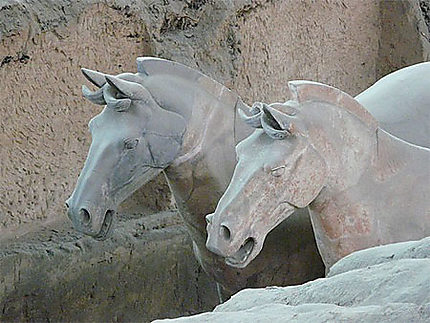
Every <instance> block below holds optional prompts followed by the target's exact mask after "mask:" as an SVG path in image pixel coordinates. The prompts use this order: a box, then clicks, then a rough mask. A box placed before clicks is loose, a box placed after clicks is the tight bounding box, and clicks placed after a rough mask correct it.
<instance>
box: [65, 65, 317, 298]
mask: <svg viewBox="0 0 430 323" xmlns="http://www.w3.org/2000/svg"><path fill="white" fill-rule="evenodd" d="M137 63H138V73H136V74H132V73H125V74H120V75H117V76H111V75H106V74H103V73H99V72H95V71H91V70H87V69H83V70H82V72H83V74H84V75H85V76H86V78H87V79H88V80H89V81H91V82H92V83H93V84H94V85H95V86H96V87H97V88H98V90H96V91H95V92H92V91H90V90H89V89H88V88H87V87H85V86H84V87H83V94H84V96H85V97H86V98H88V99H89V100H90V101H91V102H93V103H96V104H99V105H106V107H105V108H104V109H103V111H102V112H101V113H100V114H99V115H97V116H96V117H94V118H93V119H92V120H91V121H90V123H89V128H90V130H91V134H92V144H91V147H90V150H89V153H88V157H87V160H86V162H85V166H84V168H83V170H82V172H81V175H80V176H79V179H78V182H77V185H76V188H75V190H74V192H73V194H72V195H71V197H70V198H69V199H68V201H67V202H66V205H67V207H68V215H69V217H70V219H71V220H72V222H73V224H74V226H75V227H76V229H77V230H79V231H81V232H83V233H85V234H88V235H91V236H93V237H95V238H98V239H103V238H104V237H105V236H106V234H107V232H108V231H109V228H110V226H111V223H112V217H113V215H114V212H115V210H116V208H117V206H118V204H119V203H120V202H122V201H123V200H124V199H125V198H126V197H128V196H129V195H131V194H132V193H133V192H134V191H135V190H136V189H137V188H139V187H140V186H142V185H144V184H145V183H146V182H148V181H149V180H151V179H152V178H153V177H155V176H156V175H157V174H159V173H160V172H163V173H164V174H165V176H166V178H167V180H168V182H169V185H170V188H171V190H172V193H173V195H174V197H175V200H176V202H177V205H178V208H179V211H180V214H181V216H182V217H183V219H184V222H185V224H186V227H187V229H188V232H189V234H190V236H191V238H192V240H193V246H194V251H195V254H196V256H197V258H198V260H199V262H200V264H201V265H202V267H203V268H204V270H205V271H206V272H207V273H208V274H209V275H210V276H212V277H213V278H214V279H215V280H216V281H217V282H219V283H220V284H221V285H222V286H224V287H225V288H226V292H227V294H231V293H234V292H236V291H238V290H240V289H242V288H244V287H258V286H266V285H290V284H298V283H301V282H304V281H307V280H310V279H313V278H316V277H321V276H322V275H323V273H324V266H323V264H322V262H321V258H320V256H319V254H318V251H317V248H316V245H315V240H314V237H313V232H312V227H311V224H310V221H309V216H308V215H307V213H305V212H298V213H297V214H296V215H294V216H293V217H291V219H290V221H288V222H286V223H285V225H284V226H281V227H280V228H279V230H275V231H274V232H273V233H272V234H271V235H269V237H268V241H267V246H266V248H265V250H263V252H262V254H261V255H260V257H258V258H257V259H256V261H255V262H254V263H253V264H252V265H251V266H249V267H247V268H245V269H237V268H232V267H230V266H228V265H226V264H225V262H224V258H222V257H219V256H218V255H215V254H213V253H211V252H209V251H208V250H207V249H206V247H205V242H206V222H205V215H206V214H208V213H210V212H213V211H214V210H215V206H216V203H217V202H218V200H219V198H220V197H221V195H222V193H223V192H224V191H225V189H226V187H227V185H228V183H229V181H230V179H231V176H232V173H233V170H234V165H235V163H236V160H235V151H234V147H235V145H236V144H237V143H238V142H239V141H240V140H241V139H243V138H244V137H246V136H247V135H248V134H250V133H251V129H250V128H249V127H247V126H246V125H245V124H243V123H242V122H241V121H240V120H239V118H237V117H236V111H237V107H244V108H245V107H246V105H245V104H244V103H243V102H242V100H241V99H240V98H239V97H238V96H237V95H236V94H234V93H233V92H231V91H230V90H228V89H227V88H225V87H224V86H222V85H221V84H219V83H217V82H215V81H214V80H212V79H210V78H209V77H207V76H205V75H203V74H201V73H200V72H197V71H195V70H193V69H191V68H188V67H186V66H184V65H181V64H178V63H175V62H171V61H167V60H162V59H156V58H138V60H137ZM279 243H281V244H282V245H283V247H282V248H280V247H279ZM303 264H307V265H306V266H303Z"/></svg>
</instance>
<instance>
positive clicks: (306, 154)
mask: <svg viewBox="0 0 430 323" xmlns="http://www.w3.org/2000/svg"><path fill="white" fill-rule="evenodd" d="M429 72H430V63H423V64H418V65H415V66H412V67H409V68H406V69H404V70H400V71H398V72H396V73H393V75H391V76H390V75H389V76H387V77H386V78H385V80H384V79H382V80H381V81H380V82H382V86H381V84H379V85H378V84H375V85H374V86H373V87H370V88H369V89H368V90H366V91H364V92H363V93H362V94H360V95H359V96H357V98H356V99H354V98H352V97H351V96H349V95H348V94H346V93H344V92H342V91H340V90H338V89H336V88H333V87H330V86H328V85H324V84H320V83H315V82H309V81H292V82H289V84H288V85H289V89H290V92H291V94H292V98H291V100H289V101H287V102H285V103H274V104H270V105H267V104H264V103H256V104H254V106H253V108H252V109H251V110H250V114H251V115H249V113H245V112H244V111H242V112H241V114H242V118H243V119H245V121H246V123H247V124H249V125H251V126H252V127H254V128H257V129H256V130H255V131H254V133H253V134H252V135H250V136H249V137H248V138H246V139H245V140H243V141H242V142H241V143H239V144H238V145H237V147H236V152H237V157H238V163H237V165H236V168H235V171H234V175H233V177H232V180H231V183H230V184H229V186H228V188H227V190H226V192H225V193H224V195H223V196H222V198H221V199H220V201H219V203H218V205H217V207H216V210H215V213H214V214H212V215H209V216H208V217H207V221H208V226H207V230H208V240H207V247H208V249H209V250H211V251H213V252H214V253H217V254H219V255H221V256H223V257H226V258H230V259H231V258H233V259H237V256H238V255H240V260H241V261H240V262H239V263H237V264H236V266H240V267H245V266H247V265H248V264H249V263H251V261H252V260H253V259H254V258H255V257H256V256H257V255H258V254H259V252H260V250H261V248H262V246H263V244H264V240H265V237H266V235H267V234H268V233H269V232H270V231H271V230H273V229H274V228H276V227H277V226H278V225H280V224H281V223H283V221H284V220H285V219H287V218H288V217H289V216H290V215H291V214H292V213H293V212H295V211H296V210H297V209H301V208H308V210H309V214H310V217H311V222H312V227H313V230H314V234H315V238H316V242H317V245H318V249H319V252H320V254H321V257H322V259H323V262H324V264H325V266H326V268H327V269H329V268H330V267H331V266H332V265H333V264H334V263H335V262H336V261H337V260H339V259H340V258H342V257H344V256H346V255H348V254H350V253H352V252H354V251H356V250H360V249H365V248H369V247H372V246H377V245H381V244H388V243H394V242H401V241H406V240H417V239H421V238H423V237H425V236H429V235H430V185H429V183H430V149H429V148H428V147H429V144H430V142H429V141H430V136H429V135H428V132H429V123H428V121H429V114H430V109H429V102H430V94H429V93H430V91H429V88H430V81H429V78H425V77H424V76H426V75H428V74H429ZM383 83H385V85H387V87H386V88H385V89H384V86H383V85H384V84H383ZM366 92H367V93H366ZM372 96H374V99H373V101H372ZM384 96H385V98H384ZM370 103H372V104H370ZM388 104H391V106H389V105H388ZM366 108H367V110H366ZM369 111H371V112H372V111H374V112H375V115H378V117H379V119H380V120H382V121H381V124H384V127H385V129H390V130H389V131H390V132H391V133H389V132H387V131H386V130H384V129H383V128H381V127H380V126H379V123H378V121H377V119H375V117H373V116H372V114H371V113H369ZM408 111H409V112H410V114H408ZM415 125H416V126H415ZM397 133H400V134H403V135H404V137H405V138H406V140H404V139H405V138H399V137H397V136H396V134H397ZM417 143H420V144H421V145H422V146H420V145H418V144H417ZM425 146H426V147H425Z"/></svg>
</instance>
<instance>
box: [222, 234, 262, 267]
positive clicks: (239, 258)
mask: <svg viewBox="0 0 430 323" xmlns="http://www.w3.org/2000/svg"><path fill="white" fill-rule="evenodd" d="M254 246H255V240H254V239H253V238H248V239H246V240H245V242H244V243H243V244H242V246H241V247H240V248H239V250H238V251H237V252H236V253H235V254H234V255H233V256H230V257H226V258H225V262H226V264H227V265H229V266H232V267H237V268H243V267H246V262H247V260H248V258H249V256H250V255H251V253H252V251H253V250H254Z"/></svg>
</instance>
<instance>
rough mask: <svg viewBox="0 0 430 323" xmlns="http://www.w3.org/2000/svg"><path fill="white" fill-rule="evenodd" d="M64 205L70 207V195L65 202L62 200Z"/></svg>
mask: <svg viewBox="0 0 430 323" xmlns="http://www.w3.org/2000/svg"><path fill="white" fill-rule="evenodd" d="M64 205H65V206H66V208H70V197H69V198H68V199H67V200H66V202H64Z"/></svg>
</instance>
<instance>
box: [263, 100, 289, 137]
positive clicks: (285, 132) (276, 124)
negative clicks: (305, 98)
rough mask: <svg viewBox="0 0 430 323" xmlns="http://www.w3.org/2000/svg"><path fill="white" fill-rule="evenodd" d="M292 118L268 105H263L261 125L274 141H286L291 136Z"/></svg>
mask: <svg viewBox="0 0 430 323" xmlns="http://www.w3.org/2000/svg"><path fill="white" fill-rule="evenodd" d="M290 119H291V118H290V117H289V116H288V115H286V114H284V113H282V112H280V111H278V110H276V109H274V108H272V107H270V106H268V105H267V104H264V105H263V115H262V118H261V125H262V126H263V129H264V131H265V133H266V134H267V135H268V136H269V137H271V138H273V139H284V138H286V137H287V136H289V135H290V134H291V131H290V129H291V121H290Z"/></svg>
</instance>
